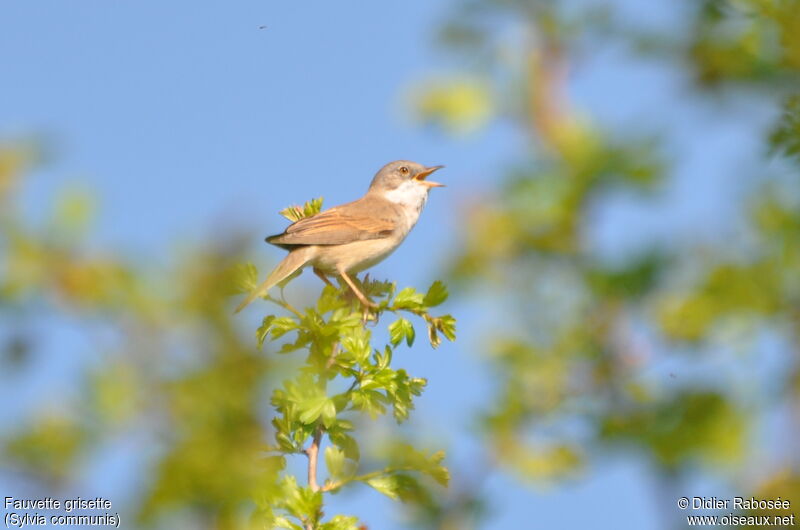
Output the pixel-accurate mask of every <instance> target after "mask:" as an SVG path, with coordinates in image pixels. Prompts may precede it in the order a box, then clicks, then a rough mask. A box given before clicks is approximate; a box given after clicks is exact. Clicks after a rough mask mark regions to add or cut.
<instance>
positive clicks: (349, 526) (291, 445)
mask: <svg viewBox="0 0 800 530" xmlns="http://www.w3.org/2000/svg"><path fill="white" fill-rule="evenodd" d="M320 207H321V200H319V199H317V200H314V201H311V202H309V203H306V205H305V206H304V207H303V208H301V207H294V208H291V209H288V210H289V211H291V212H292V215H293V216H299V218H302V217H303V216H305V215H313V214H314V213H315V212H317V211H319V209H320ZM287 217H288V216H287ZM290 220H291V218H290ZM239 274H240V275H241V276H242V277H241V279H239V280H238V281H237V282H236V284H237V285H240V286H243V287H244V289H242V292H249V291H250V290H252V289H253V288H255V286H256V283H257V279H258V271H257V270H256V267H255V266H253V265H251V264H247V265H245V266H242V267H240V268H239ZM359 284H360V289H361V291H362V292H363V293H364V294H365V295H366V296H368V297H370V298H372V300H373V301H375V302H376V303H377V308H376V309H375V310H373V311H367V312H365V311H366V310H362V309H361V308H360V303H359V302H358V301H357V300H356V299H355V297H354V296H353V293H352V292H351V290H350V289H349V287H347V286H346V284H345V285H344V286H343V287H340V288H338V289H337V288H335V287H334V286H332V285H328V286H326V287H325V288H324V289H323V290H322V293H321V294H320V297H319V299H318V300H317V302H316V304H314V305H313V306H311V307H307V308H304V310H303V311H299V310H297V309H295V308H294V307H293V306H292V305H291V304H289V303H288V302H287V301H286V300H284V299H283V298H282V297H281V298H280V299H276V298H272V297H271V296H269V295H266V296H264V297H263V298H264V299H265V300H268V301H270V302H273V303H275V304H276V305H278V306H280V307H281V308H283V310H284V312H285V313H287V314H286V315H285V316H278V315H274V314H269V315H267V316H265V317H264V318H263V321H262V323H261V326H260V327H259V328H258V329H257V330H256V342H257V343H258V346H259V347H262V346H263V344H264V343H265V342H268V341H269V342H274V341H279V340H281V339H283V340H285V341H286V342H284V343H283V344H282V346H281V347H280V349H279V350H278V353H280V354H291V353H294V352H300V353H302V354H303V355H304V357H305V363H304V365H303V366H301V367H300V369H299V370H297V371H296V375H295V377H294V378H293V379H288V380H286V381H284V382H283V384H282V386H281V387H279V388H276V389H275V390H274V391H273V392H272V400H271V403H272V406H273V407H274V408H275V412H276V414H275V418H274V419H273V420H272V426H273V427H274V441H275V444H274V445H272V446H270V447H268V448H267V449H268V451H269V452H270V453H271V454H272V455H273V456H271V457H270V459H271V462H273V467H272V470H273V475H272V477H271V481H270V482H268V483H266V484H265V485H264V486H263V487H262V489H261V491H260V492H259V495H258V505H259V519H260V520H261V521H262V523H263V524H265V525H266V527H267V528H273V527H274V528H289V529H293V530H302V529H309V530H310V529H314V528H320V529H330V530H333V529H336V530H356V529H357V528H358V519H357V518H356V517H352V516H345V515H336V516H333V517H332V518H330V519H329V520H327V521H325V522H323V521H322V518H323V515H324V512H323V508H324V499H325V494H326V493H337V492H339V491H340V490H341V489H342V488H345V487H348V486H349V485H351V484H353V483H356V482H362V483H365V484H367V485H369V486H371V487H372V488H374V489H375V490H377V491H379V492H380V493H383V494H384V495H386V496H388V497H390V498H392V499H396V500H402V501H404V502H407V503H409V504H412V505H421V506H427V505H430V504H431V501H430V498H431V495H430V493H429V488H430V485H426V484H425V482H424V481H421V480H420V479H422V478H427V479H428V481H432V482H433V483H435V484H438V485H440V486H446V485H447V484H448V481H449V478H450V475H449V472H448V470H447V469H446V468H445V467H444V466H443V465H442V460H443V459H444V452H443V451H437V452H435V453H433V454H432V455H428V454H426V453H425V452H423V451H420V450H418V449H416V448H414V447H413V446H412V445H409V444H400V443H398V442H396V441H395V442H394V443H387V444H386V446H385V447H384V448H383V452H384V453H385V454H384V455H383V460H384V461H385V462H384V464H383V465H382V466H381V467H379V468H378V469H374V470H371V471H366V472H364V471H362V469H361V453H362V451H361V447H360V444H359V442H358V437H357V436H356V433H355V432H354V430H355V427H354V425H355V423H354V420H356V419H358V416H359V415H362V416H364V415H366V416H367V417H369V418H371V419H376V418H377V417H379V416H383V415H385V414H388V412H389V410H391V413H392V416H393V417H394V419H395V420H396V421H397V422H398V423H401V422H403V421H405V420H406V419H408V416H409V413H410V411H411V410H413V408H414V403H413V399H414V397H416V396H419V395H420V394H421V393H422V391H423V389H424V388H425V386H426V385H427V381H426V380H425V379H422V378H418V377H412V376H410V375H409V374H408V373H407V372H406V371H405V370H403V369H394V368H393V367H392V358H393V356H394V353H395V351H396V348H398V347H400V344H401V343H405V344H406V346H408V347H411V346H412V345H413V343H414V340H415V337H416V331H415V328H414V324H413V323H412V322H411V321H410V320H408V319H407V318H405V316H401V315H406V316H415V317H418V318H421V319H422V320H423V322H424V323H425V324H426V327H427V329H428V338H429V341H430V344H431V346H432V347H434V348H435V347H437V346H438V345H439V343H440V342H441V338H440V335H443V336H444V337H446V338H447V339H448V340H454V339H455V319H453V317H451V316H450V315H442V316H433V315H431V314H430V309H431V308H433V307H436V306H438V305H441V304H442V303H444V301H445V300H446V299H447V296H448V293H447V289H446V287H445V286H444V284H442V283H441V282H438V281H437V282H434V283H433V284H432V285H431V286H430V288H429V289H428V291H427V292H426V293H420V292H417V291H416V290H415V289H413V288H410V287H409V288H405V289H402V290H401V291H399V292H397V290H396V286H395V284H393V283H388V282H382V281H375V280H369V278H368V277H367V278H365V280H364V281H363V282H359ZM387 313H391V314H394V315H396V316H397V317H398V318H396V319H395V320H394V321H393V322H392V323H390V324H389V325H388V335H389V344H385V345H383V346H381V347H375V346H373V344H372V343H373V338H372V330H371V329H369V328H368V327H367V325H368V323H374V324H377V323H378V321H379V320H380V319H381V317H382V316H385V315H386V314H387ZM326 437H327V440H328V441H327V444H326V441H325V438H326ZM324 445H327V447H324V450H323V446H324ZM323 454H324V462H325V468H326V470H327V472H328V475H329V478H327V479H326V480H325V481H324V482H318V478H317V477H318V474H319V473H320V472H321V463H322V458H321V457H320V455H323ZM292 455H305V456H306V457H307V459H308V463H307V468H308V471H307V476H308V483H307V485H306V486H301V485H300V482H301V481H300V480H298V478H297V477H296V476H294V475H292V474H290V473H288V472H284V468H285V467H286V460H287V457H290V456H292Z"/></svg>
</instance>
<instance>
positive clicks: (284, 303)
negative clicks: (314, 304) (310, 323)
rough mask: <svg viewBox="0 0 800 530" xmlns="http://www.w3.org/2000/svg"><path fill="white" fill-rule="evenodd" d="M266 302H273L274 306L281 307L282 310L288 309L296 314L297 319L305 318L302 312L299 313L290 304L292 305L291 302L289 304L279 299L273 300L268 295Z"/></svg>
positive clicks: (265, 298)
mask: <svg viewBox="0 0 800 530" xmlns="http://www.w3.org/2000/svg"><path fill="white" fill-rule="evenodd" d="M264 300H268V301H270V302H272V303H273V304H275V305H279V306H281V307H282V308H284V309H286V310H287V311H291V312H292V313H294V314H295V316H296V317H297V318H303V313H301V312H300V311H298V310H297V309H295V308H294V307H293V306H292V304H290V303H289V302H287V301H286V300H278V299H277V298H272V297H271V296H270V295H266V296H265V297H264Z"/></svg>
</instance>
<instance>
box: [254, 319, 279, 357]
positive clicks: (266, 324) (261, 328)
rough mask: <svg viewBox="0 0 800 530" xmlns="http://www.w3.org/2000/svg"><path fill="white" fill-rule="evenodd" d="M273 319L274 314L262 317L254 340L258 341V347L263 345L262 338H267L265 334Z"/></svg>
mask: <svg viewBox="0 0 800 530" xmlns="http://www.w3.org/2000/svg"><path fill="white" fill-rule="evenodd" d="M273 320H275V315H268V316H266V317H264V320H262V321H261V326H259V327H258V329H257V330H256V341H257V342H258V347H259V349H261V347H262V346H263V345H264V340H265V339H266V338H267V334H268V333H269V330H270V328H271V327H272V321H273Z"/></svg>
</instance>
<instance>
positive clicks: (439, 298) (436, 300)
mask: <svg viewBox="0 0 800 530" xmlns="http://www.w3.org/2000/svg"><path fill="white" fill-rule="evenodd" d="M447 297H448V292H447V287H446V286H445V284H444V283H442V282H440V281H439V280H436V281H435V282H433V285H431V286H430V288H429V289H428V292H427V294H425V298H424V299H423V303H424V304H425V306H427V307H436V306H437V305H440V304H442V303H444V301H445V300H447Z"/></svg>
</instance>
